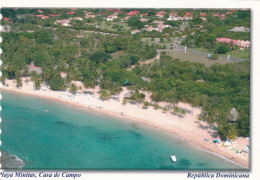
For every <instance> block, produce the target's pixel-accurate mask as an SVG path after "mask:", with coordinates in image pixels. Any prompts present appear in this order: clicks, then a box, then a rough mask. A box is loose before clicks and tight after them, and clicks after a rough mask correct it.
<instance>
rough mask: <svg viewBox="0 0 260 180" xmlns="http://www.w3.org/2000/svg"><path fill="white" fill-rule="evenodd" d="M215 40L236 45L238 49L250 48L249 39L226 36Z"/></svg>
mask: <svg viewBox="0 0 260 180" xmlns="http://www.w3.org/2000/svg"><path fill="white" fill-rule="evenodd" d="M216 40H217V42H222V43H226V44H234V45H237V46H239V49H240V50H243V49H245V48H250V41H243V40H235V39H228V38H217V39H216Z"/></svg>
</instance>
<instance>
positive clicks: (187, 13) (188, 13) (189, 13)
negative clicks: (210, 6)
mask: <svg viewBox="0 0 260 180" xmlns="http://www.w3.org/2000/svg"><path fill="white" fill-rule="evenodd" d="M192 14H193V12H186V13H185V15H187V16H191V15H192Z"/></svg>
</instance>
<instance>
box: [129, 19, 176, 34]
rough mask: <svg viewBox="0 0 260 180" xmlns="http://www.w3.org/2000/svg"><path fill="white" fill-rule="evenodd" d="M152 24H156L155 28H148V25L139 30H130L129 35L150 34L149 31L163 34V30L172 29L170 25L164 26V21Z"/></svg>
mask: <svg viewBox="0 0 260 180" xmlns="http://www.w3.org/2000/svg"><path fill="white" fill-rule="evenodd" d="M152 24H157V25H156V27H154V26H149V25H145V27H144V28H143V29H141V30H132V31H131V34H136V33H140V32H141V31H148V32H151V31H158V32H163V30H164V29H165V28H172V26H171V25H169V24H164V21H157V20H155V21H153V22H152Z"/></svg>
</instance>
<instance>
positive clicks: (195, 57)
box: [167, 51, 227, 67]
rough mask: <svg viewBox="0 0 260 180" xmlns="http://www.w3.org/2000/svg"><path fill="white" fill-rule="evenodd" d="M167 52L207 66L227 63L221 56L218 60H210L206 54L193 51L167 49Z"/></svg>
mask: <svg viewBox="0 0 260 180" xmlns="http://www.w3.org/2000/svg"><path fill="white" fill-rule="evenodd" d="M167 54H168V55H170V56H171V57H173V58H174V59H180V60H183V61H189V62H198V63H203V64H205V66H206V67H209V66H212V65H214V64H216V63H219V64H226V63H227V61H226V59H224V58H219V59H218V60H210V59H208V58H207V57H206V56H205V55H203V54H199V53H192V52H186V53H185V52H182V51H167Z"/></svg>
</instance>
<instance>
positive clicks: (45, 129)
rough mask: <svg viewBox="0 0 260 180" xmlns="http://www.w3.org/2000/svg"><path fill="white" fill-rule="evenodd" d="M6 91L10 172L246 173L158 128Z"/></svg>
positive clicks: (4, 118)
mask: <svg viewBox="0 0 260 180" xmlns="http://www.w3.org/2000/svg"><path fill="white" fill-rule="evenodd" d="M1 93H2V95H3V99H2V102H1V105H2V108H3V110H2V112H1V117H2V123H1V129H2V134H1V140H2V146H1V151H2V152H5V153H2V155H3V157H2V163H3V161H4V160H5V162H4V164H5V167H6V168H23V169H119V170H120V169H130V170H132V169H136V170H141V169H148V170H162V169H167V170H168V169H173V170H191V169H211V170H221V169H242V167H241V166H238V165H236V164H234V163H232V162H230V161H227V160H225V159H224V158H221V157H219V156H216V155H214V154H212V153H208V152H205V151H202V150H200V149H198V148H196V147H194V146H192V145H190V144H189V143H187V142H185V141H184V140H182V139H181V138H179V137H177V136H175V135H172V134H170V133H167V132H164V131H161V130H159V129H155V128H152V127H148V126H145V125H142V124H139V123H135V122H131V121H129V120H125V119H120V118H115V117H111V116H108V115H105V114H101V113H98V112H95V111H90V110H85V109H81V108H76V107H73V106H70V105H67V104H62V103H59V102H56V101H50V100H46V99H41V98H37V97H33V96H28V95H20V94H15V93H9V92H6V91H2V92H1ZM46 110H48V111H46ZM173 154H175V155H176V157H177V162H175V163H174V162H172V161H171V158H170V155H173ZM5 156H8V157H15V158H8V157H5ZM10 159H12V160H10ZM13 159H17V161H15V160H13ZM21 161H22V162H21Z"/></svg>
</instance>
